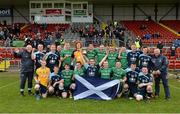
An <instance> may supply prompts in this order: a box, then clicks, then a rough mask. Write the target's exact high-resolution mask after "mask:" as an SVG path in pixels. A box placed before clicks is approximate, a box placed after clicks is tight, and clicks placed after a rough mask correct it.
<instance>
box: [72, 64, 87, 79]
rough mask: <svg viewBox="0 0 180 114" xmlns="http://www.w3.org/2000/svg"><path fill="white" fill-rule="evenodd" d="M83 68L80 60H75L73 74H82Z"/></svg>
mask: <svg viewBox="0 0 180 114" xmlns="http://www.w3.org/2000/svg"><path fill="white" fill-rule="evenodd" d="M84 73H85V69H84V67H83V66H82V64H81V62H79V61H77V62H76V66H75V68H74V75H79V76H84Z"/></svg>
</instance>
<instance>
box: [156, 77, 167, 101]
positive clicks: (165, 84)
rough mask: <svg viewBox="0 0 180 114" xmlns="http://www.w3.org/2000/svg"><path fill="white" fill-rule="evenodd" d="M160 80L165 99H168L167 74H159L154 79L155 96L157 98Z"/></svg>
mask: <svg viewBox="0 0 180 114" xmlns="http://www.w3.org/2000/svg"><path fill="white" fill-rule="evenodd" d="M160 80H162V83H163V86H164V92H165V96H166V98H169V97H170V91H169V85H168V79H167V74H161V75H160V76H158V77H156V78H155V95H158V96H159V92H160Z"/></svg>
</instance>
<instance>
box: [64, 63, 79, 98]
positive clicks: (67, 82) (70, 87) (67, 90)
mask: <svg viewBox="0 0 180 114" xmlns="http://www.w3.org/2000/svg"><path fill="white" fill-rule="evenodd" d="M64 68H65V70H62V72H61V74H62V78H63V79H64V91H63V92H62V97H63V98H68V97H70V98H72V93H73V91H74V89H75V87H76V85H75V83H73V81H74V78H73V73H74V72H73V70H70V66H69V64H65V66H64Z"/></svg>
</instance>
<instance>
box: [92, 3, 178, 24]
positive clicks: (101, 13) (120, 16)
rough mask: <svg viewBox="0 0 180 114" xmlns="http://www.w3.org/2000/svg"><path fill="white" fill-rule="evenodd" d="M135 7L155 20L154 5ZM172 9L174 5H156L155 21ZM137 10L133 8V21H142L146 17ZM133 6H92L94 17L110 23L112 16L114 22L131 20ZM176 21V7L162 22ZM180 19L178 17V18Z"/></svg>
mask: <svg viewBox="0 0 180 114" xmlns="http://www.w3.org/2000/svg"><path fill="white" fill-rule="evenodd" d="M137 6H138V7H139V8H140V9H142V10H143V11H144V12H145V13H146V14H147V15H150V16H151V19H153V20H155V12H154V10H155V5H154V4H140V5H138V4H137ZM172 7H174V4H158V5H157V9H158V12H157V20H160V19H161V17H163V15H165V14H166V13H167V12H168V10H170V9H171V8H172ZM139 8H137V7H136V8H135V20H144V19H146V18H147V16H146V15H144V13H143V12H142V11H140V10H139ZM133 12H134V11H133V4H132V5H114V6H112V5H96V4H95V5H94V15H96V16H97V17H98V18H99V19H101V20H102V21H105V22H107V21H110V20H111V19H112V16H113V18H114V20H133ZM178 15H180V5H179V8H178ZM175 19H176V7H174V8H173V9H172V10H171V11H170V12H169V13H168V14H167V15H166V16H165V17H164V18H163V20H175ZM179 19H180V16H179Z"/></svg>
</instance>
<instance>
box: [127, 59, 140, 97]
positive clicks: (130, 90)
mask: <svg viewBox="0 0 180 114" xmlns="http://www.w3.org/2000/svg"><path fill="white" fill-rule="evenodd" d="M138 75H139V69H138V68H137V67H136V64H135V63H132V64H131V65H130V68H127V69H126V78H127V80H126V84H125V85H124V94H125V96H126V98H128V97H129V96H130V98H129V99H132V97H135V98H136V96H137V92H138V91H137V86H138V85H137V81H138Z"/></svg>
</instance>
